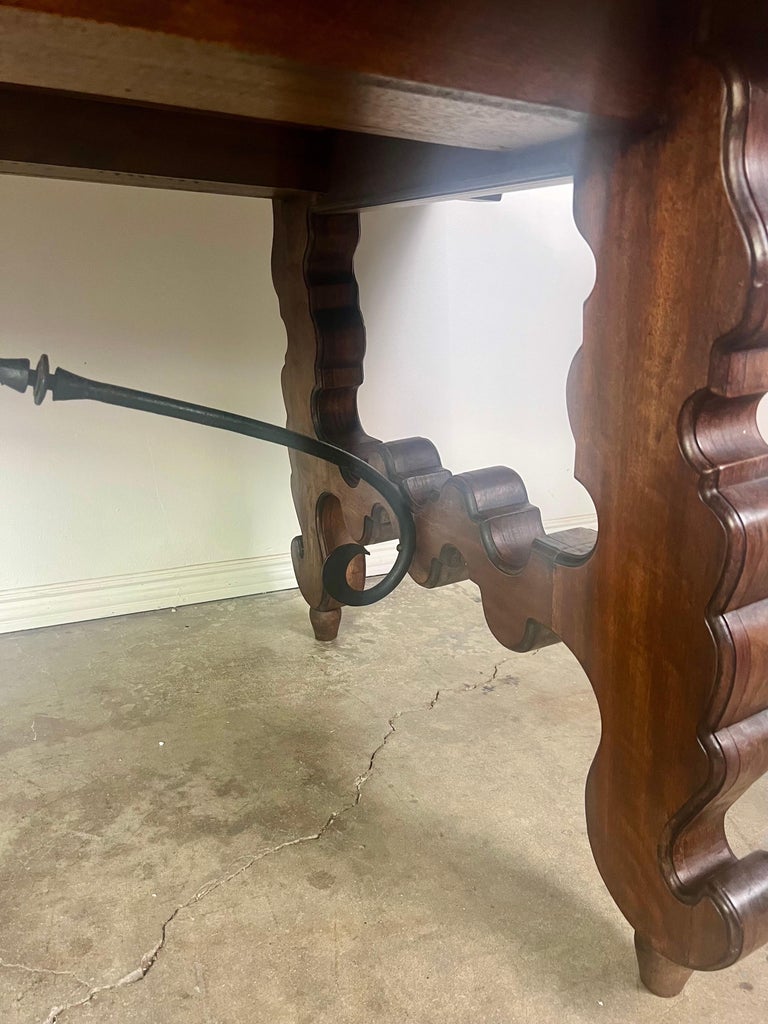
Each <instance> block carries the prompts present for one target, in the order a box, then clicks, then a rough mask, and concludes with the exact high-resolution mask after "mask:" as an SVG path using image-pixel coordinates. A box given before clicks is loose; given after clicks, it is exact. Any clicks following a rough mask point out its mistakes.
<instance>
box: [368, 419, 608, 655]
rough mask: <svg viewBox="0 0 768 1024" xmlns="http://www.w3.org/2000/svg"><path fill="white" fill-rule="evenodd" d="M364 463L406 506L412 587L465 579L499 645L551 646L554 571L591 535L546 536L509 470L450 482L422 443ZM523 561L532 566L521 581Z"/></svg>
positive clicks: (411, 442) (582, 550)
mask: <svg viewBox="0 0 768 1024" xmlns="http://www.w3.org/2000/svg"><path fill="white" fill-rule="evenodd" d="M370 461H371V462H372V464H374V465H376V467H377V468H379V469H380V470H381V471H382V472H384V473H386V474H387V475H388V476H389V477H390V479H392V480H393V481H396V482H397V483H399V484H400V486H401V487H402V489H403V491H404V493H405V494H407V495H408V496H409V498H410V500H411V504H412V508H413V511H414V516H415V519H416V525H417V536H418V542H417V548H416V555H415V557H414V562H413V564H412V567H411V576H412V577H413V579H414V580H415V581H416V582H417V583H418V584H419V585H420V586H423V587H426V588H432V587H439V586H445V585H447V584H450V583H455V582H458V581H459V580H465V579H472V580H473V581H474V582H475V583H476V584H477V585H478V587H479V589H480V594H481V599H482V603H483V609H484V612H485V615H486V620H487V622H488V625H489V628H490V629H491V631H492V632H493V634H494V636H496V638H497V639H498V640H499V641H500V642H501V643H502V644H504V645H505V646H506V647H509V648H510V649H513V650H517V651H527V650H531V649H534V648H537V647H542V646H546V645H548V644H552V643H556V642H558V640H559V638H558V637H557V636H556V635H555V633H554V632H553V630H552V614H551V608H552V594H553V578H554V568H555V566H570V567H575V566H578V565H582V564H584V562H586V561H587V560H588V558H589V557H590V555H591V553H592V551H593V549H594V541H595V536H596V534H595V531H593V530H584V529H578V530H566V531H561V532H559V533H554V534H550V535H548V534H546V533H545V532H544V528H543V526H542V522H541V513H540V512H539V509H538V508H536V506H534V505H532V504H531V503H530V502H529V500H528V494H527V491H526V488H525V485H524V483H523V481H522V479H521V478H520V476H519V475H518V474H517V473H516V472H515V471H514V470H513V469H509V468H508V467H505V466H493V467H490V468H486V469H480V470H474V471H471V472H468V473H460V474H457V475H455V476H454V475H452V474H451V473H450V472H449V471H448V470H446V469H445V468H444V467H443V466H442V463H441V462H440V457H439V455H438V453H437V450H436V448H435V447H434V445H433V444H432V443H431V442H430V441H427V440H426V439H424V438H409V439H407V440H403V441H394V442H390V443H388V444H384V445H380V446H376V448H375V450H374V451H373V452H372V453H371V457H370ZM531 563H536V566H535V567H533V572H531V573H530V575H529V577H528V578H526V580H525V581H523V580H522V579H521V577H522V576H523V574H524V573H526V570H528V569H529V568H531Z"/></svg>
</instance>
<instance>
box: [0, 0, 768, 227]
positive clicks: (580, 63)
mask: <svg viewBox="0 0 768 1024" xmlns="http://www.w3.org/2000/svg"><path fill="white" fill-rule="evenodd" d="M764 7H765V5H764V4H761V3H758V2H757V0H731V2H730V3H728V4H727V5H726V4H725V2H724V0H712V2H700V3H696V2H692V0H671V2H657V0H652V2H648V0H582V2H580V3H576V2H573V0H539V2H538V3H532V2H527V3H526V2H520V0H419V2H418V3H414V2H413V0H376V2H371V0H326V2H325V3H322V4H318V3H317V2H316V0H281V2H280V3H275V2H247V0H105V2H101V0H10V2H0V39H2V44H1V45H0V82H3V83H6V84H5V85H4V86H2V87H0V116H1V117H2V121H3V125H4V128H3V133H2V134H3V135H4V136H5V138H4V140H3V141H0V166H1V169H3V170H6V171H10V172H16V173H39V174H55V175H56V176H69V177H84V176H85V177H91V178H95V179H97V180H121V181H128V180H130V181H136V182H138V183H145V184H155V185H161V186H163V187H199V188H205V189H212V190H215V191H235V192H243V193H245V194H255V195H274V194H282V193H284V192H290V191H295V190H298V191H308V192H312V193H314V194H316V195H318V196H319V197H320V201H321V202H322V203H324V204H325V208H327V209H342V208H352V207H355V206H365V205H371V204H372V203H378V202H393V201H407V200H412V199H419V198H424V197H428V196H431V195H438V196H439V195H451V194H456V193H462V192H467V191H470V190H471V191H476V192H489V191H494V190H499V189H502V188H505V187H508V186H509V185H513V184H517V183H521V182H526V181H531V180H535V179H537V178H542V177H561V176H563V175H565V174H568V173H570V172H571V171H572V169H573V167H574V164H575V162H576V161H577V159H578V153H579V150H580V146H581V145H582V143H583V138H584V135H585V132H586V131H587V129H589V130H590V132H595V131H597V132H602V131H604V132H619V131H627V130H647V128H648V126H649V125H651V124H653V123H657V122H658V121H659V119H660V118H661V117H662V116H663V89H664V82H665V77H666V74H667V72H668V69H669V66H670V64H671V63H672V62H674V60H676V59H678V56H679V55H680V54H682V53H684V52H686V51H688V50H692V49H693V48H694V46H695V45H699V46H701V45H707V44H708V43H709V44H711V43H712V41H715V42H716V43H717V44H718V45H720V46H721V47H723V48H727V47H728V46H736V45H742V44H743V43H744V41H745V40H748V41H750V42H754V41H755V39H756V35H759V32H758V31H757V30H758V29H759V30H760V31H761V32H763V37H764V33H765V31H766V26H768V13H766V12H765V11H764V10H763V8H764ZM702 40H703V42H702Z"/></svg>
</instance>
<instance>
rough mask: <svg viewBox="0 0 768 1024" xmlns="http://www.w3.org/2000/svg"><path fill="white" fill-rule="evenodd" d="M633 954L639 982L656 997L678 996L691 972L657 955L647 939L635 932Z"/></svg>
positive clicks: (659, 954)
mask: <svg viewBox="0 0 768 1024" xmlns="http://www.w3.org/2000/svg"><path fill="white" fill-rule="evenodd" d="M635 952H636V953H637V963H638V967H639V968H640V980H641V981H642V983H643V984H644V985H645V987H646V988H647V989H648V991H649V992H653V994H654V995H656V996H662V997H663V998H665V999H669V998H671V997H672V996H679V995H680V993H681V992H682V991H683V989H684V988H685V983H686V982H687V981H688V979H689V978H690V976H691V975H692V974H693V971H692V970H690V968H688V967H681V966H680V965H679V964H676V963H673V962H672V961H671V960H667V958H666V957H665V956H662V955H661V953H657V952H656V950H655V949H654V948H653V947H652V946H651V944H650V942H648V940H647V939H645V938H643V936H642V935H638V934H637V932H635Z"/></svg>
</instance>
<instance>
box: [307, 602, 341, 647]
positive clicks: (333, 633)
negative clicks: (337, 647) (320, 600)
mask: <svg viewBox="0 0 768 1024" xmlns="http://www.w3.org/2000/svg"><path fill="white" fill-rule="evenodd" d="M309 621H310V622H311V623H312V629H313V630H314V631H315V640H326V641H327V640H335V639H336V637H337V635H338V632H339V625H340V624H341V608H332V609H331V610H330V611H328V612H320V611H318V610H317V609H316V608H310V609H309Z"/></svg>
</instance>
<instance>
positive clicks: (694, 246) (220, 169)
mask: <svg viewBox="0 0 768 1024" xmlns="http://www.w3.org/2000/svg"><path fill="white" fill-rule="evenodd" d="M0 81H2V82H4V83H7V84H4V85H3V86H2V88H0V110H1V111H2V113H1V115H0V125H1V128H0V161H2V169H3V170H5V171H7V172H10V173H16V174H35V175H47V176H52V177H66V178H77V179H81V180H82V179H84V180H95V181H111V182H125V183H128V184H134V185H135V184H144V185H154V186H157V187H161V188H184V189H198V190H202V191H214V192H228V193H236V194H245V195H253V196H270V197H272V198H273V200H274V216H275V234H274V250H273V269H274V281H275V287H276V289H277V292H278V295H279V299H280V307H281V311H282V315H283V319H284V321H285V325H286V330H287V334H288V353H287V358H286V364H285V371H284V375H283V389H284V393H285V400H286V406H287V409H288V422H289V425H290V426H291V427H293V428H294V429H295V430H298V431H302V432H304V433H307V434H312V435H316V436H317V437H319V438H322V439H325V440H328V441H331V442H333V443H335V444H337V445H339V446H342V447H345V448H347V449H349V450H350V451H353V452H355V453H357V454H358V455H361V456H362V457H364V458H365V459H367V460H368V461H370V462H371V463H372V464H374V465H376V466H378V467H379V468H381V469H382V470H383V471H384V472H385V473H386V474H387V475H388V476H389V477H390V479H391V480H392V481H394V482H396V483H397V484H398V485H399V486H400V487H401V488H402V491H403V493H404V494H406V495H407V496H408V498H409V500H410V502H411V505H412V508H413V511H414V515H415V518H416V525H417V531H418V546H417V552H416V556H415V558H414V560H413V563H412V568H411V573H412V576H413V578H414V579H415V580H416V581H417V582H418V583H420V584H422V585H423V586H425V587H434V586H443V585H446V584H450V583H453V582H455V581H457V580H462V579H467V578H469V579H472V580H474V581H475V582H476V583H477V585H478V586H479V588H480V591H481V594H482V599H483V607H484V609H485V615H486V618H487V621H488V625H489V627H490V628H491V630H492V631H493V633H494V634H495V635H496V636H497V637H498V639H499V640H500V641H501V643H503V644H504V645H505V646H507V647H509V648H511V649H513V650H529V649H531V648H533V647H537V646H540V645H543V644H549V643H552V642H554V641H555V640H557V639H561V640H562V641H564V642H565V643H566V644H567V645H568V646H569V648H570V649H571V650H572V651H573V652H574V654H575V655H576V657H577V658H578V659H579V661H580V662H581V664H582V665H583V667H584V669H585V671H586V672H587V674H588V676H589V678H590V680H591V682H592V685H593V688H594V691H595V694H596V696H597V700H598V703H599V706H600V712H601V715H602V723H603V732H602V739H601V742H600V746H599V749H598V751H597V755H596V757H595V760H594V763H593V765H592V768H591V771H590V773H589V778H588V781H587V798H586V811H587V822H588V828H589V837H590V841H591V844H592V849H593V852H594V855H595V859H596V861H597V865H598V868H599V869H600V872H601V874H602V876H603V878H604V879H605V882H606V885H607V886H608V888H609V889H610V891H611V893H612V895H613V897H614V899H615V900H616V902H617V904H618V905H619V907H620V908H621V910H622V912H623V913H624V915H625V916H626V917H627V919H628V921H629V922H630V924H631V925H632V927H633V928H634V929H635V935H636V948H637V953H638V959H639V964H640V972H641V976H642V978H643V981H644V982H645V984H646V985H647V986H648V987H649V988H650V989H651V990H652V991H654V992H656V993H658V994H659V995H671V994H674V993H676V992H678V991H680V989H681V988H682V986H683V985H684V984H685V982H686V980H687V978H688V976H689V975H690V973H691V971H692V970H714V969H718V968H721V967H726V966H728V965H729V964H733V963H734V962H736V961H737V960H738V959H739V958H740V957H742V956H745V955H746V954H748V953H750V952H752V951H753V950H755V949H756V948H758V947H759V946H761V945H762V944H763V943H765V942H766V941H767V940H768V854H766V853H765V852H763V851H756V852H753V853H751V854H750V855H749V856H746V857H744V858H742V859H737V858H736V857H735V856H734V854H733V853H732V851H731V850H730V848H729V846H728V842H727V840H726V836H725V831H724V825H723V819H724V815H725V813H726V811H727V809H728V808H729V807H730V805H731V804H732V803H733V802H734V801H735V800H736V799H737V798H738V797H739V795H740V794H741V793H743V792H744V790H745V789H746V788H747V787H748V786H749V785H750V784H751V783H752V782H754V781H755V780H756V779H757V778H758V777H759V776H760V775H762V773H763V772H764V771H765V770H766V768H768V547H766V542H767V541H768V447H767V446H766V445H765V443H764V442H763V440H762V438H761V436H760V434H759V433H758V430H757V427H756V421H755V410H756V406H757V403H758V401H759V399H760V397H761V396H762V394H763V393H764V392H765V391H767V390H768V334H767V333H766V332H767V326H766V318H767V316H768V227H767V222H768V9H767V8H766V6H765V3H764V0H761V2H757V0H728V2H727V3H726V2H725V0H712V2H701V3H696V2H684V0H678V2H667V3H648V2H641V0H624V2H611V0H583V2H581V3H575V2H569V0H540V2H539V3H535V4H534V3H523V2H520V0H420V2H416V3H414V0H376V2H375V3H373V2H365V0H326V2H325V3H316V2H311V0H282V2H280V3H266V2H262V3H259V2H254V3H246V2H245V0H187V2H181V0H106V2H97V0H15V2H14V0H12V2H6V3H0ZM564 174H573V175H574V177H575V213H576V220H577V224H578V226H579V229H580V230H581V232H582V234H583V235H584V237H585V238H586V239H587V241H588V242H589V244H590V245H591V247H592V250H593V252H594V254H595V259H596V264H597V284H596V285H595V288H594V291H593V293H592V295H591V296H590V298H589V300H588V301H587V303H586V307H585V316H584V343H583V346H582V348H581V350H580V352H579V353H578V355H577V357H576V359H575V361H574V364H573V368H572V371H571V375H570V383H569V388H568V408H569V412H570V417H571V423H572V426H573V432H574V435H575V438H576V451H577V454H576V475H577V477H578V479H579V480H580V481H581V482H582V483H583V484H584V486H585V487H586V488H587V489H588V491H589V493H590V494H591V496H592V498H593V500H594V503H595V506H596V508H597V513H598V517H599V534H598V537H597V540H596V542H595V536H594V534H589V533H587V532H586V531H566V532H565V533H559V534H555V535H552V536H547V535H546V534H545V533H544V531H543V529H542V525H541V519H540V516H539V513H538V510H537V509H536V508H535V507H534V506H532V505H531V504H529V502H528V497H527V494H526V491H525V487H524V485H523V482H522V481H521V479H520V478H519V476H518V475H517V474H516V473H515V472H514V471H513V470H511V469H501V468H498V467H496V468H493V469H479V470H477V471H475V472H472V473H463V474H460V475H457V476H452V475H451V473H450V472H449V471H448V470H446V469H444V468H443V467H442V466H441V464H440V460H439V457H438V454H437V451H436V450H435V448H434V446H433V445H432V444H431V443H430V442H429V441H426V440H424V439H422V438H409V439H406V440H399V441H393V442H389V443H387V444H383V443H381V442H379V441H377V440H375V439H374V438H371V437H369V436H368V435H367V434H365V433H364V431H363V428H362V426H361V424H360V421H359V419H358V415H357V406H356V392H357V388H358V386H359V384H360V382H361V380H362V364H363V355H364V351H365V333H364V329H363V323H362V319H361V316H360V310H359V308H358V295H357V285H356V282H355V277H354V272H353V266H352V258H353V254H354V251H355V245H356V243H357V239H358V231H359V221H358V210H359V209H361V208H363V207H367V206H371V205H380V204H383V203H392V202H403V201H415V200H425V199H432V198H435V197H440V196H449V195H456V194H466V193H475V194H478V193H483V192H485V193H489V192H491V193H492V192H498V191H500V190H502V189H505V188H509V187H510V186H513V185H520V184H524V183H525V182H530V181H534V180H539V179H542V178H548V177H550V178H554V177H560V176H562V175H564ZM414 287H418V282H416V281H415V282H414ZM509 327H510V337H513V336H514V328H515V325H514V322H511V323H510V325H509ZM469 357H470V356H468V358H469ZM487 370H488V373H493V372H494V367H493V365H492V363H490V364H489V365H488V367H487ZM425 386H427V383H426V382H425ZM535 428H536V424H535V423H531V429H532V430H535ZM510 454H511V455H512V456H514V453H513V452H512V453H510ZM292 466H293V477H292V487H293V494H294V499H295V503H296V508H297V511H298V515H299V519H300V522H301V530H302V534H301V537H299V538H297V539H296V541H295V542H294V546H293V556H294V563H295V567H296V574H297V577H298V580H299V585H300V587H301V590H302V593H303V594H304V596H305V597H306V599H307V601H308V603H309V606H310V616H311V620H312V623H313V626H314V629H315V634H316V636H317V637H318V638H319V639H322V640H330V639H332V638H333V637H334V636H335V635H336V631H337V630H338V628H339V621H340V617H341V610H340V608H339V607H338V605H337V604H336V603H334V601H333V600H332V599H331V598H330V597H329V595H328V594H327V593H325V592H324V590H323V586H322V581H321V566H322V563H323V560H324V558H325V556H326V554H327V553H328V552H329V551H330V550H332V549H334V548H335V547H336V546H337V545H339V544H341V543H344V542H348V541H349V540H350V539H357V540H359V539H360V538H363V540H364V541H365V542H368V541H370V542H375V541H380V540H385V539H388V538H390V537H391V536H392V534H393V525H392V522H391V519H392V517H391V516H389V515H388V512H387V510H386V508H385V507H384V506H383V505H382V503H381V501H380V500H379V499H378V498H377V496H376V494H375V492H374V491H372V490H371V489H370V488H369V487H367V485H365V484H362V483H360V484H358V485H357V486H351V484H354V483H355V481H354V480H352V481H350V480H349V479H348V478H345V477H344V475H342V473H340V471H339V470H338V469H337V468H336V467H333V466H328V465H325V464H321V463H318V462H317V461H315V460H312V459H310V458H309V457H307V456H305V455H300V454H295V455H293V456H292ZM353 576H354V579H355V580H356V582H357V585H361V583H362V579H363V576H364V566H363V565H362V564H357V565H356V566H355V568H354V572H353ZM551 727H552V728H553V729H557V730H559V731H560V732H561V734H562V738H563V742H564V743H567V742H568V725H567V722H560V721H557V720H555V721H553V722H552V723H551ZM510 756H511V757H512V756H517V757H526V756H528V754H527V752H526V750H525V748H524V746H521V748H520V749H519V750H517V751H515V752H511V754H510ZM541 770H542V772H546V770H547V766H546V765H542V766H541ZM561 856H562V862H563V865H564V870H565V869H567V863H568V850H567V849H564V850H562V851H561Z"/></svg>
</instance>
